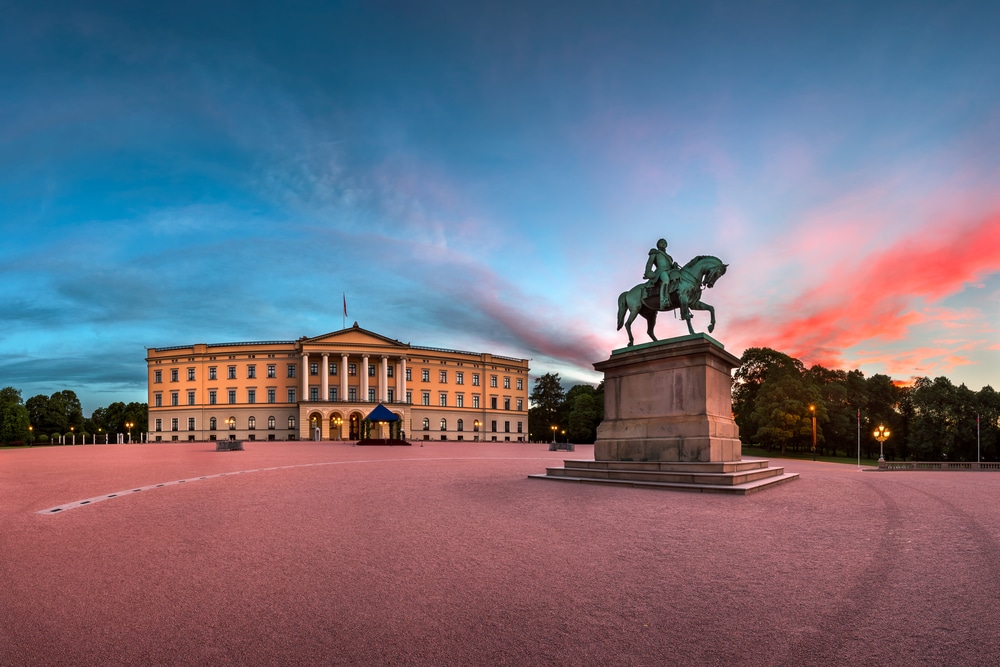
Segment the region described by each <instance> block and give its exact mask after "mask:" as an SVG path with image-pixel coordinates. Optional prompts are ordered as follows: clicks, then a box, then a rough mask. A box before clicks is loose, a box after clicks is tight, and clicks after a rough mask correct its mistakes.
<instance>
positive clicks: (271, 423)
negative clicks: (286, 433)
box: [267, 415, 274, 431]
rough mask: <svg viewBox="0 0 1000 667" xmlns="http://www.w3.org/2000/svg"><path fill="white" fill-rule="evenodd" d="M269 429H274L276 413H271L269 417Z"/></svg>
mask: <svg viewBox="0 0 1000 667" xmlns="http://www.w3.org/2000/svg"><path fill="white" fill-rule="evenodd" d="M267 429H268V430H269V431H273V430H274V415H271V416H270V417H268V418H267Z"/></svg>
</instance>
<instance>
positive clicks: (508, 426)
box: [503, 422, 510, 433]
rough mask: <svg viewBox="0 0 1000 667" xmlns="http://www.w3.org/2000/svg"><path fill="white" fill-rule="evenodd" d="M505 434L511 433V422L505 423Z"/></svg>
mask: <svg viewBox="0 0 1000 667" xmlns="http://www.w3.org/2000/svg"><path fill="white" fill-rule="evenodd" d="M503 432H504V433H510V422H504V423H503Z"/></svg>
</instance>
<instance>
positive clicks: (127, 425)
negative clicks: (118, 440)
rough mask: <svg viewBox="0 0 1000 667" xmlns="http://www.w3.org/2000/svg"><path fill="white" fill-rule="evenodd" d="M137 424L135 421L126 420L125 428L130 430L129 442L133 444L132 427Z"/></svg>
mask: <svg viewBox="0 0 1000 667" xmlns="http://www.w3.org/2000/svg"><path fill="white" fill-rule="evenodd" d="M133 426H135V422H125V428H126V429H127V430H128V444H130V445H131V444H132V427H133Z"/></svg>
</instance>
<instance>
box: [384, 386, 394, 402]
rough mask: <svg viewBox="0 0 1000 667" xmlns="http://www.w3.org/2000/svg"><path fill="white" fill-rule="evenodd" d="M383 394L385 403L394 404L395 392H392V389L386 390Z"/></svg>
mask: <svg viewBox="0 0 1000 667" xmlns="http://www.w3.org/2000/svg"><path fill="white" fill-rule="evenodd" d="M385 393H386V400H387V401H389V402H390V403H395V402H396V392H395V391H393V390H392V389H386V390H385Z"/></svg>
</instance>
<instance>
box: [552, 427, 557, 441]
mask: <svg viewBox="0 0 1000 667" xmlns="http://www.w3.org/2000/svg"><path fill="white" fill-rule="evenodd" d="M558 430H559V427H558V426H553V427H552V444H553V445H554V444H556V431H558Z"/></svg>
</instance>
